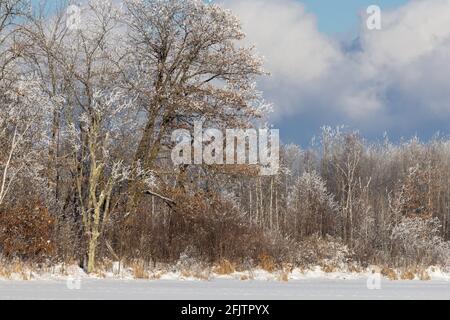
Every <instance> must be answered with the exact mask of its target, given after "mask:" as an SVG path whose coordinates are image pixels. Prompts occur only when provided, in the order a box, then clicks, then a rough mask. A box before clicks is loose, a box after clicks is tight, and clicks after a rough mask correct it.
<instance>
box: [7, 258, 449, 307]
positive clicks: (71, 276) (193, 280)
mask: <svg viewBox="0 0 450 320" xmlns="http://www.w3.org/2000/svg"><path fill="white" fill-rule="evenodd" d="M372 271H379V268H378V267H376V266H369V268H367V269H366V270H364V271H362V272H358V273H357V272H348V271H346V272H345V271H339V272H324V271H323V270H322V269H321V268H320V267H318V266H317V267H314V268H311V269H310V270H300V269H294V270H293V271H292V272H291V273H289V274H288V275H287V278H288V281H281V280H282V279H283V277H282V275H283V274H282V273H281V272H280V271H275V272H267V271H265V270H262V269H252V270H249V271H242V272H234V273H232V274H228V275H218V274H215V273H212V272H208V271H207V270H205V271H204V272H203V273H201V276H202V280H200V279H199V278H198V277H194V276H192V275H190V274H189V273H186V272H181V271H179V270H177V269H176V268H175V269H173V270H170V269H169V270H168V269H165V270H164V269H161V270H153V271H152V272H149V276H150V279H149V280H135V279H134V278H133V271H132V269H130V268H124V267H121V268H119V264H118V263H113V266H112V270H111V271H109V272H104V273H102V274H93V275H87V274H86V273H85V272H84V271H83V270H82V269H81V268H79V267H78V266H75V265H72V266H66V267H64V268H63V267H62V266H61V265H57V266H54V267H52V268H51V269H47V270H45V271H40V272H39V271H29V270H23V271H22V273H21V274H14V273H13V274H11V275H10V276H9V277H8V278H7V279H6V278H3V279H2V278H0V299H139V300H140V299H150V300H153V299H158V300H160V299H181V300H183V299H194V300H195V299H200V300H209V299H219V300H221V299H225V300H243V299H265V300H277V299H280V300H286V299H450V274H449V273H448V272H444V271H443V270H442V269H440V268H439V267H429V268H428V269H427V270H426V272H427V274H428V275H429V276H430V279H431V280H429V281H421V280H419V279H418V278H417V277H416V279H415V280H412V281H404V280H396V281H391V280H388V279H387V278H384V277H382V276H381V275H379V274H376V273H375V274H374V273H372ZM447 271H448V270H447ZM397 272H398V271H397ZM23 275H27V276H26V277H24V276H23ZM377 275H379V277H377ZM23 279H28V280H23ZM369 279H370V280H369ZM374 279H376V280H375V282H373V281H374ZM378 281H379V282H378ZM378 284H379V286H378ZM378 287H379V288H380V289H372V290H371V289H369V288H378Z"/></svg>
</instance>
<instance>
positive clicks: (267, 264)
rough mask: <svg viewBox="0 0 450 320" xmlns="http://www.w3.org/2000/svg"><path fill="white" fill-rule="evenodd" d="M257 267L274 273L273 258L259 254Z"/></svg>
mask: <svg viewBox="0 0 450 320" xmlns="http://www.w3.org/2000/svg"><path fill="white" fill-rule="evenodd" d="M259 266H260V267H261V268H262V269H263V270H266V271H268V272H273V271H275V260H274V259H273V257H271V256H269V255H267V254H261V255H260V256H259Z"/></svg>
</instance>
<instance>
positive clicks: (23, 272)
mask: <svg viewBox="0 0 450 320" xmlns="http://www.w3.org/2000/svg"><path fill="white" fill-rule="evenodd" d="M29 270H32V268H31V267H27V266H26V265H25V264H24V263H23V262H21V261H20V260H15V261H13V262H11V263H3V264H1V265H0V278H5V279H11V277H12V276H13V275H16V276H20V277H21V278H22V280H30V279H31V273H30V271H29Z"/></svg>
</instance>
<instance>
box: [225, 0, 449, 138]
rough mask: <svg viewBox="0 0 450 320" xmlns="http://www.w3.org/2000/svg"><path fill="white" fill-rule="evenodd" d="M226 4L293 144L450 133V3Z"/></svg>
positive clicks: (267, 0) (275, 0) (318, 0)
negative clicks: (375, 20) (341, 134)
mask: <svg viewBox="0 0 450 320" xmlns="http://www.w3.org/2000/svg"><path fill="white" fill-rule="evenodd" d="M223 1H224V2H225V6H226V7H228V8H230V9H231V10H232V11H233V12H234V13H235V14H236V15H237V16H238V17H239V18H240V19H241V21H242V23H243V28H244V31H245V32H246V34H247V39H248V42H249V43H252V44H255V45H256V48H257V50H258V53H259V54H260V55H261V56H263V58H264V61H265V68H266V70H267V71H269V72H270V74H271V75H270V77H267V78H265V79H263V80H260V81H259V82H258V84H259V87H260V89H261V90H262V91H263V92H264V96H265V98H266V99H267V100H268V101H270V102H272V103H273V105H274V113H273V114H272V116H271V121H272V122H273V123H274V124H275V125H276V127H278V128H279V129H280V134H281V137H282V139H283V140H284V142H294V143H298V144H301V145H303V146H305V145H307V144H308V143H309V142H310V141H311V139H312V138H313V137H314V136H315V135H317V134H319V133H320V127H322V126H332V127H335V126H340V125H344V126H347V127H348V128H350V129H352V130H358V131H360V133H361V134H362V135H363V136H364V137H365V138H367V139H368V140H377V139H382V138H383V135H384V133H385V132H386V133H387V134H388V136H389V137H390V139H391V140H393V141H400V140H401V139H402V138H403V139H410V138H412V137H413V136H416V135H417V136H418V137H419V138H421V139H422V140H428V139H429V138H431V137H432V136H433V135H434V134H435V133H437V132H439V133H441V135H448V134H449V133H450V90H449V88H450V77H449V76H448V75H449V74H450V59H449V58H448V57H450V28H449V26H450V0H409V1H407V0H302V1H300V0H223ZM369 5H378V6H379V7H380V8H381V21H382V28H381V30H369V28H367V26H366V23H365V22H366V20H367V19H368V18H369V17H368V15H367V13H366V9H367V7H368V6H369Z"/></svg>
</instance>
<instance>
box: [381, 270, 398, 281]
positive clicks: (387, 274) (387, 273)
mask: <svg viewBox="0 0 450 320" xmlns="http://www.w3.org/2000/svg"><path fill="white" fill-rule="evenodd" d="M381 274H382V275H383V276H385V277H386V278H388V279H389V280H397V279H398V276H397V273H396V272H395V271H394V270H393V269H391V268H388V267H384V268H383V269H381Z"/></svg>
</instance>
